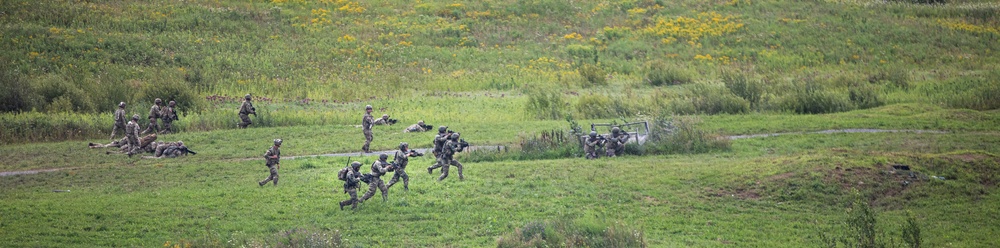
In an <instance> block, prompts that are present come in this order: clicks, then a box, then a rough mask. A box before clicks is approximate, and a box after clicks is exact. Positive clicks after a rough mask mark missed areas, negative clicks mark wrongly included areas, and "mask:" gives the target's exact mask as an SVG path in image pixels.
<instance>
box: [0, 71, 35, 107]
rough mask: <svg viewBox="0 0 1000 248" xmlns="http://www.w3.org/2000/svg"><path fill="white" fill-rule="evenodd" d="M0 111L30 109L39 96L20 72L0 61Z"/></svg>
mask: <svg viewBox="0 0 1000 248" xmlns="http://www.w3.org/2000/svg"><path fill="white" fill-rule="evenodd" d="M0 89H3V90H0V112H14V111H28V110H31V108H32V107H35V103H34V101H36V99H38V96H37V95H35V93H34V92H33V91H32V90H31V87H30V86H29V84H28V80H26V79H25V78H24V77H23V76H21V74H20V73H18V72H16V71H14V70H13V69H11V68H8V67H7V63H4V62H0Z"/></svg>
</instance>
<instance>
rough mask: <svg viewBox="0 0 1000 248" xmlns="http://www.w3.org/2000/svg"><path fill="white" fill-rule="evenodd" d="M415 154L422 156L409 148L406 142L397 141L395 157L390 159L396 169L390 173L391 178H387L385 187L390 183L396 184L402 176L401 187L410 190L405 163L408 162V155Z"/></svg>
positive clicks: (412, 155) (390, 184)
mask: <svg viewBox="0 0 1000 248" xmlns="http://www.w3.org/2000/svg"><path fill="white" fill-rule="evenodd" d="M417 156H423V154H420V153H417V152H416V151H413V150H410V144H407V143H406V142H402V143H399V151H396V157H395V158H394V160H393V161H392V166H393V167H394V169H395V170H396V173H394V174H393V175H392V179H390V180H389V185H388V186H386V188H392V185H394V184H396V182H398V181H399V178H403V189H405V190H407V191H409V190H410V176H409V175H406V164H408V163H409V161H410V157H417Z"/></svg>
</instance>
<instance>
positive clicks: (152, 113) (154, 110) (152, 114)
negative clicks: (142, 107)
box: [142, 98, 163, 134]
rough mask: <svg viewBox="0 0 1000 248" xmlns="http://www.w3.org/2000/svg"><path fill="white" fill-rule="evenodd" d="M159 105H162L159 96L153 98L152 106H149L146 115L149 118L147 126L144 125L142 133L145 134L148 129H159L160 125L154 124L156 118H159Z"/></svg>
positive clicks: (155, 130)
mask: <svg viewBox="0 0 1000 248" xmlns="http://www.w3.org/2000/svg"><path fill="white" fill-rule="evenodd" d="M160 105H163V100H160V98H156V100H153V106H152V107H150V108H149V116H148V117H147V118H149V126H148V127H146V130H143V131H142V134H146V133H148V132H149V131H153V133H158V132H159V131H160V125H157V124H156V119H159V118H160Z"/></svg>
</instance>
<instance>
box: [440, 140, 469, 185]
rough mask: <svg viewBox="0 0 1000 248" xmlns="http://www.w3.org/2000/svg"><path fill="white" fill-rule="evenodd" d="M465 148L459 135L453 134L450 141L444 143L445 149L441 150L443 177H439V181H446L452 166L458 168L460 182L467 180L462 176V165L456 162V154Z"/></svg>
mask: <svg viewBox="0 0 1000 248" xmlns="http://www.w3.org/2000/svg"><path fill="white" fill-rule="evenodd" d="M463 149H464V148H463V147H462V145H461V144H460V139H459V134H458V133H452V134H451V136H449V137H448V141H447V142H446V143H444V148H442V149H441V160H439V161H441V162H440V163H441V164H442V166H441V177H438V181H441V180H444V179H445V178H446V177H448V168H449V167H451V166H455V167H458V180H465V175H463V174H462V167H463V166H462V163H459V162H458V160H455V153H459V152H462V150H463Z"/></svg>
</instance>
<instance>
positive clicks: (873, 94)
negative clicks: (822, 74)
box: [848, 84, 885, 109]
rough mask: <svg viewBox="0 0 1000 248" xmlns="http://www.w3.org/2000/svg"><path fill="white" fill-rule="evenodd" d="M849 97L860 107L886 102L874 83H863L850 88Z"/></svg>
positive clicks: (879, 104) (872, 106) (874, 105)
mask: <svg viewBox="0 0 1000 248" xmlns="http://www.w3.org/2000/svg"><path fill="white" fill-rule="evenodd" d="M848 93H849V99H850V100H851V103H853V104H854V106H856V107H857V108H859V109H867V108H874V107H878V106H882V105H883V104H885V103H884V102H882V97H881V96H880V95H879V93H878V88H877V87H875V86H873V85H868V84H862V85H856V86H851V87H849V88H848Z"/></svg>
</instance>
